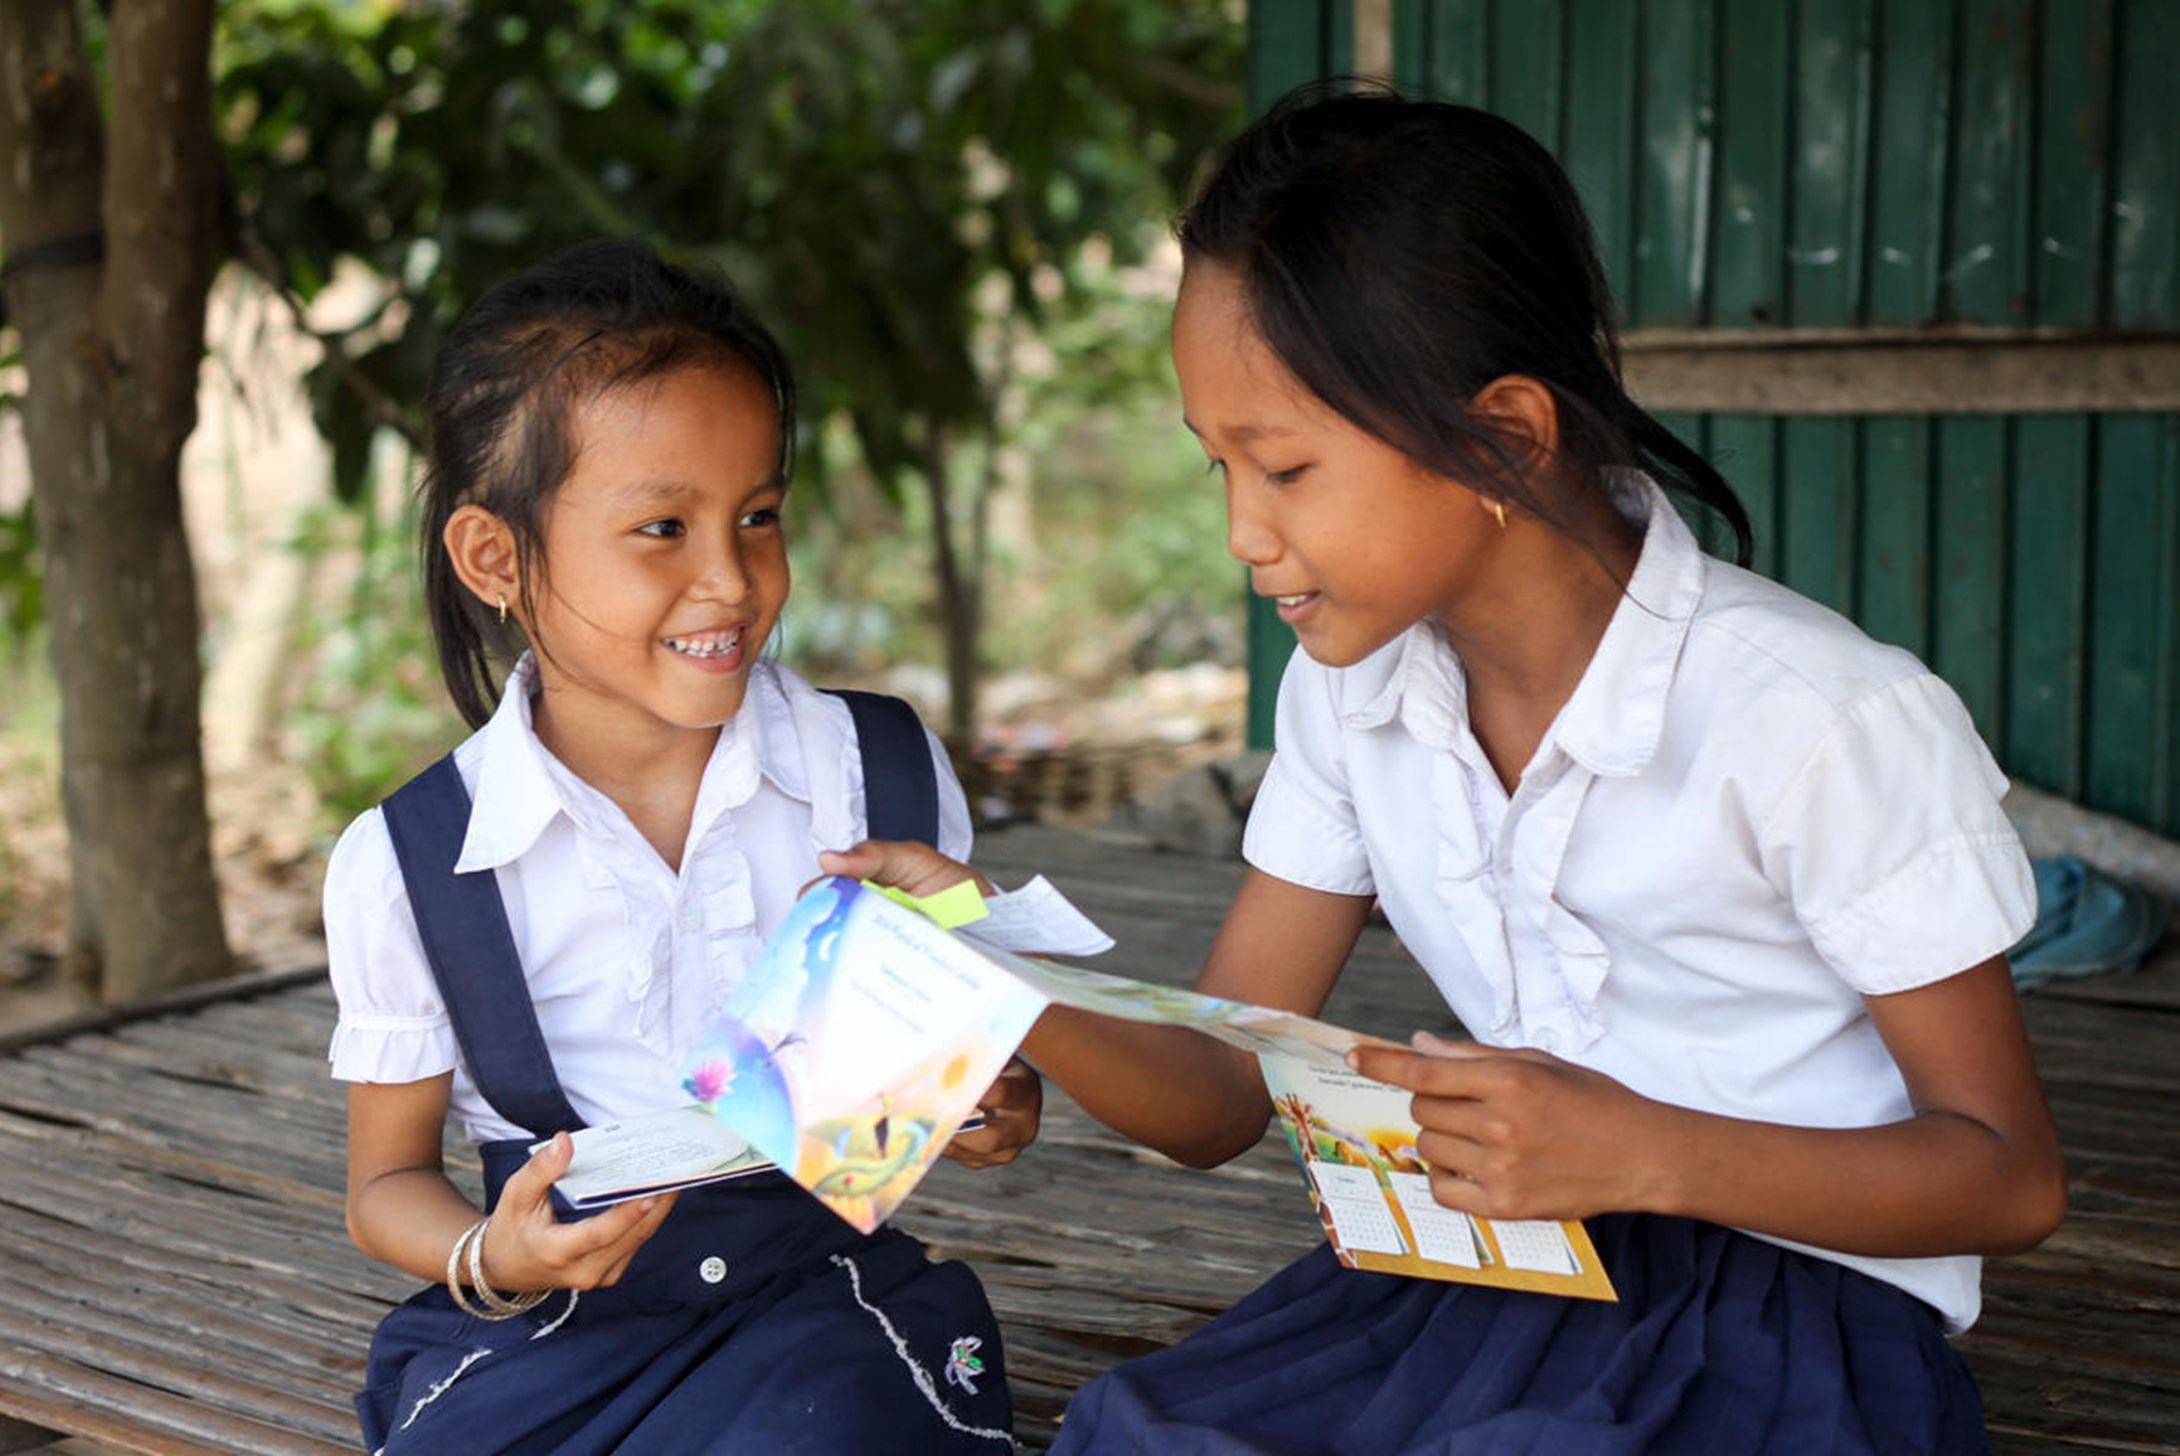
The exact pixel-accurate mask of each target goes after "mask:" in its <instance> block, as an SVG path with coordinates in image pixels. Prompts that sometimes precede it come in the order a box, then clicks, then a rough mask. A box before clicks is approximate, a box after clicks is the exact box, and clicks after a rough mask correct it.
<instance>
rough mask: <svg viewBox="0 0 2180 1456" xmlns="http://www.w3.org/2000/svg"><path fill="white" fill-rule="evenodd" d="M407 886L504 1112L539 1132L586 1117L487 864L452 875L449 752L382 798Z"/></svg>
mask: <svg viewBox="0 0 2180 1456" xmlns="http://www.w3.org/2000/svg"><path fill="white" fill-rule="evenodd" d="M380 807H381V809H382V811H383V812H384V814H385V816H386V831H387V833H388V834H390V835H391V836H392V837H393V841H394V857H395V858H396V859H398V860H400V862H401V878H402V880H403V882H404V883H405V884H406V885H407V886H408V891H409V908H410V910H412V911H413V912H414V913H415V915H416V929H417V934H418V936H419V937H420V938H421V939H422V940H423V942H424V958H425V959H426V960H427V961H429V962H430V963H431V974H432V979H433V980H434V981H437V982H438V983H439V995H440V997H441V998H442V999H443V1000H444V1001H445V1002H446V1005H447V1016H448V1019H449V1020H451V1021H452V1022H453V1023H454V1039H455V1041H456V1042H457V1043H458V1044H459V1045H460V1046H461V1048H462V1060H463V1061H464V1062H465V1063H467V1064H468V1067H469V1076H470V1080H471V1081H473V1082H475V1083H476V1084H477V1090H478V1091H479V1092H481V1093H482V1094H484V1099H485V1101H487V1102H489V1103H491V1104H492V1107H493V1109H494V1110H495V1111H497V1112H498V1113H499V1115H500V1116H502V1117H504V1118H506V1119H507V1120H508V1121H509V1122H511V1123H513V1124H515V1126H517V1127H520V1128H527V1129H528V1130H529V1131H530V1132H531V1133H532V1134H534V1135H535V1136H538V1137H541V1138H542V1137H550V1136H551V1135H552V1134H554V1133H556V1132H559V1131H561V1130H563V1129H565V1130H566V1131H569V1132H573V1131H575V1129H577V1128H579V1127H581V1126H582V1125H583V1119H582V1118H580V1117H578V1116H576V1113H575V1109H574V1108H573V1107H571V1106H569V1105H568V1097H567V1094H566V1093H565V1092H563V1091H562V1090H561V1088H560V1077H559V1075H558V1074H557V1073H556V1072H554V1070H553V1059H552V1053H551V1052H549V1051H547V1050H546V1047H545V1033H544V1032H543V1031H541V1030H540V1029H539V1028H538V1024H537V1008H536V1006H535V1005H533V1004H532V1003H531V1000H530V986H529V982H528V981H527V980H526V979H524V977H523V974H522V961H521V958H520V957H518V956H517V955H516V954H515V937H514V932H513V931H511V930H510V929H509V928H508V925H507V907H506V905H505V904H503V903H502V902H501V900H500V887H499V882H498V880H497V879H496V878H495V877H494V876H493V873H492V871H490V870H488V869H487V870H471V871H469V872H467V873H462V874H457V873H456V872H455V869H454V862H455V860H456V859H458V858H459V857H460V856H461V853H462V839H463V836H464V835H465V834H467V833H468V831H469V791H468V790H467V789H465V788H463V787H462V775H461V773H460V771H459V770H457V769H456V768H455V766H454V755H453V754H451V753H450V754H448V755H447V756H446V757H445V758H442V759H440V760H439V761H438V762H437V763H435V764H433V765H432V766H431V767H430V768H427V769H425V770H424V771H423V772H422V773H420V774H418V775H417V776H416V777H415V778H413V779H411V780H409V781H408V782H407V783H406V784H403V785H402V786H401V787H400V788H399V789H396V790H395V791H394V792H393V794H392V795H391V796H390V797H389V798H388V799H387V800H386V802H385V803H384V804H383V805H381V806H380Z"/></svg>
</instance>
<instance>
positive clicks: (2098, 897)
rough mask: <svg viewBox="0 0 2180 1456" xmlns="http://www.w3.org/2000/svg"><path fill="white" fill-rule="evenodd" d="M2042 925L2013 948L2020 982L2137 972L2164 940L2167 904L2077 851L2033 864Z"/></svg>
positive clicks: (2015, 976)
mask: <svg viewBox="0 0 2180 1456" xmlns="http://www.w3.org/2000/svg"><path fill="white" fill-rule="evenodd" d="M2030 868H2031V869H2033V870H2034V871H2035V872H2036V924H2035V925H2034V926H2032V927H2030V929H2029V933H2028V934H2027V935H2025V936H2023V937H2022V938H2021V939H2020V940H2019V941H2018V942H2017V943H2016V944H2015V945H2014V948H2013V949H2012V950H2011V951H2009V952H2008V953H2007V959H2008V960H2009V961H2010V962H2011V963H2012V965H2013V980H2014V984H2015V985H2016V986H2034V985H2037V984H2039V983H2041V982H2044V981H2051V980H2065V979H2071V978H2073V977H2076V976H2093V975H2096V974H2098V973H2100V972H2103V971H2131V970H2133V969H2134V968H2135V967H2136V966H2138V965H2140V964H2141V963H2142V958H2143V957H2144V956H2145V955H2147V954H2149V952H2150V948H2151V947H2152V946H2154V945H2156V944H2157V942H2158V941H2159V940H2161V939H2163V938H2164V934H2165V905H2164V902H2163V901H2162V900H2161V899H2160V898H2159V897H2158V896H2157V895H2156V894H2155V893H2153V892H2152V891H2150V890H2146V889H2144V888H2143V887H2142V886H2140V885H2131V884H2128V883H2126V882H2125V881H2122V880H2115V879H2113V878H2112V877H2111V876H2109V875H2107V874H2105V873H2103V872H2102V871H2100V870H2097V869H2095V868H2093V867H2092V866H2090V865H2088V864H2085V863H2084V862H2083V861H2082V860H2081V859H2080V858H2078V857H2077V856H2074V855H2071V854H2061V855H2054V856H2052V857H2050V858H2048V859H2039V860H2035V861H2033V862H2032V863H2031V865H2030Z"/></svg>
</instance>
